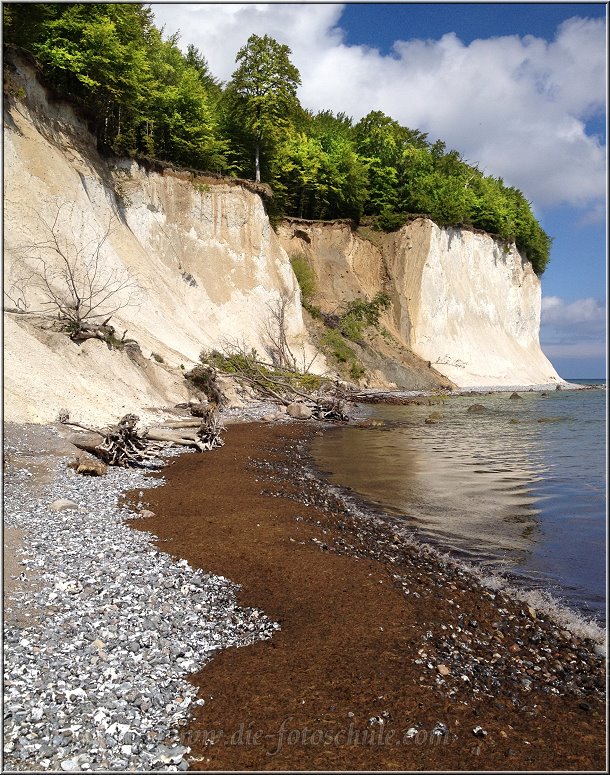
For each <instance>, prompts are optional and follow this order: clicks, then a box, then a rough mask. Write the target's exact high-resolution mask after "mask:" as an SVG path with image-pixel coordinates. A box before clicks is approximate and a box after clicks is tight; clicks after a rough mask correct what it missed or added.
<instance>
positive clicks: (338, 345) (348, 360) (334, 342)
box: [320, 328, 365, 380]
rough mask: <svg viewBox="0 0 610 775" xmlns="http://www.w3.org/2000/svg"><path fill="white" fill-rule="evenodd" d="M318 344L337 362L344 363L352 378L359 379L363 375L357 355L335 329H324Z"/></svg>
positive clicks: (363, 371) (362, 368)
mask: <svg viewBox="0 0 610 775" xmlns="http://www.w3.org/2000/svg"><path fill="white" fill-rule="evenodd" d="M320 344H321V345H322V349H323V351H324V352H325V353H326V355H329V356H331V357H333V358H334V359H335V360H336V361H337V362H338V363H340V364H345V365H346V366H347V367H348V370H349V374H350V376H351V377H352V379H354V380H359V379H360V378H361V377H362V376H364V374H365V370H364V367H363V366H362V364H361V363H360V360H359V359H358V356H357V355H356V353H355V352H354V350H353V349H352V348H351V347H350V346H349V344H348V343H347V342H346V341H345V339H344V337H343V336H342V335H341V334H340V332H339V331H338V330H337V329H335V328H332V329H329V330H328V331H326V332H325V333H324V336H323V337H322V339H321V341H320Z"/></svg>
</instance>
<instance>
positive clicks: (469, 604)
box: [135, 424, 605, 770]
mask: <svg viewBox="0 0 610 775" xmlns="http://www.w3.org/2000/svg"><path fill="white" fill-rule="evenodd" d="M316 433H320V430H319V429H318V428H316V427H315V426H314V427H311V426H303V425H297V424H290V425H285V426H270V425H262V424H244V425H234V426H231V427H230V428H229V430H228V433H227V444H226V446H225V447H224V448H223V449H222V450H219V451H218V452H217V453H216V454H214V455H210V456H194V455H189V456H184V457H181V458H178V459H177V460H175V461H173V462H172V464H171V466H170V468H169V469H168V470H166V471H165V472H164V476H165V478H166V480H167V483H166V485H165V486H164V487H163V488H160V489H155V490H151V491H149V492H148V494H147V503H148V507H149V508H150V509H151V510H152V511H153V512H155V514H156V516H155V517H154V518H151V519H148V520H145V521H142V522H138V523H136V525H135V526H136V527H141V528H142V529H146V530H151V531H152V532H154V533H155V534H156V535H158V536H159V538H160V539H161V540H162V541H163V543H162V544H161V545H162V546H163V547H164V550H165V551H169V552H171V553H172V554H174V555H175V556H177V557H178V556H179V557H186V558H187V559H188V560H189V562H190V563H192V564H193V565H194V566H200V567H204V568H208V569H210V570H211V571H212V572H214V573H218V574H221V575H226V576H228V577H229V578H231V579H232V580H234V581H235V582H236V583H238V584H240V586H241V589H240V591H239V593H238V599H239V602H240V604H242V605H245V606H257V607H260V608H262V609H263V610H265V611H266V612H267V614H268V615H269V616H270V617H271V618H273V619H274V620H275V621H277V622H279V624H280V625H281V631H280V632H278V633H276V634H275V635H274V636H273V638H272V639H271V640H270V641H266V642H262V643H258V644H255V645H254V646H251V647H248V648H245V649H229V650H226V651H224V652H222V653H221V654H219V655H218V656H217V657H216V658H215V659H214V660H212V661H211V662H210V663H209V664H208V665H207V666H206V667H205V668H204V669H203V670H202V671H201V672H200V673H198V674H195V675H194V676H193V677H192V680H193V681H194V682H195V684H196V685H197V686H198V687H199V690H200V694H201V697H202V698H203V699H205V705H204V706H202V707H201V708H199V709H198V710H197V713H196V716H195V718H194V720H193V721H192V722H191V724H190V725H189V728H188V731H187V732H186V733H185V734H184V736H183V737H184V739H185V741H186V742H188V744H189V745H191V747H192V749H193V751H192V755H193V756H195V758H196V760H197V761H196V762H194V763H193V765H192V766H193V767H194V768H196V767H197V766H200V767H201V768H202V769H214V770H234V769H235V770H241V769H334V770H336V769H339V770H341V769H373V770H375V769H407V770H408V769H429V770H435V769H441V770H453V769H511V770H512V769H517V770H518V769H531V770H534V769H536V770H538V769H544V770H553V769H597V768H603V762H604V760H605V749H604V745H605V744H604V729H605V722H604V718H605V715H604V713H605V712H604V700H603V696H602V693H601V692H602V689H603V686H604V677H603V659H602V658H601V657H599V656H596V655H595V654H591V653H589V651H588V648H590V647H591V645H592V644H588V645H587V644H585V643H584V641H583V640H581V639H579V638H577V637H573V636H571V635H569V634H568V633H565V632H564V633H563V634H562V633H561V631H560V630H559V628H558V627H555V626H554V625H553V624H552V623H551V622H549V621H548V620H547V619H546V618H545V617H544V616H543V615H541V614H539V613H537V612H535V611H533V610H532V609H531V608H530V609H529V610H527V608H525V606H523V604H519V603H518V602H517V601H513V600H510V599H509V598H508V597H505V596H504V595H503V594H502V593H496V592H494V591H491V590H486V589H484V588H482V587H481V586H479V585H478V584H477V583H476V582H475V580H474V579H473V578H471V577H470V576H469V575H468V574H466V573H464V572H462V571H460V570H459V569H457V568H452V567H451V566H447V565H445V566H443V565H441V564H439V561H438V558H437V557H435V556H434V555H432V554H427V553H426V551H425V550H424V551H421V549H420V548H419V547H408V546H403V545H402V544H401V541H400V539H399V538H397V537H395V536H393V535H392V534H391V533H389V532H388V529H387V528H386V527H384V526H383V525H376V524H374V523H367V521H366V520H363V519H362V517H360V516H358V515H356V514H354V513H350V510H349V509H348V510H347V511H346V509H345V504H344V503H342V502H341V501H340V500H337V499H336V498H335V497H334V496H332V495H330V494H329V492H328V490H325V488H324V486H321V484H320V482H319V480H318V479H317V478H316V477H315V476H314V475H313V474H312V472H311V470H310V469H309V467H308V460H307V453H306V448H307V442H308V440H309V439H310V438H311V437H312V436H313V435H314V434H316ZM524 609H525V610H524ZM585 656H586V659H585ZM581 660H582V661H581Z"/></svg>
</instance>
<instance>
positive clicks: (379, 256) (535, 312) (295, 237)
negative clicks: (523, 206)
mask: <svg viewBox="0 0 610 775" xmlns="http://www.w3.org/2000/svg"><path fill="white" fill-rule="evenodd" d="M279 236H280V240H281V242H282V245H283V246H284V247H285V249H286V250H287V252H288V253H289V255H299V254H301V255H304V256H306V257H307V259H308V261H309V262H310V264H311V266H312V268H313V269H314V271H315V274H316V278H317V287H318V291H317V295H316V298H315V300H314V301H315V302H316V303H317V304H319V305H320V307H321V309H322V310H323V311H325V312H329V311H331V310H333V309H335V308H336V307H337V304H338V303H341V302H345V301H349V300H350V299H353V298H356V297H361V298H362V297H367V298H369V299H370V298H372V297H373V296H374V295H375V293H377V292H378V291H380V290H383V291H385V292H386V293H388V295H389V296H390V298H391V300H392V305H391V307H390V308H389V310H388V311H387V313H385V315H384V316H383V319H382V322H383V324H384V326H385V327H386V328H387V329H388V331H389V332H390V333H391V334H392V335H393V336H394V337H395V339H396V340H397V341H398V342H399V343H400V344H402V345H403V346H405V347H406V348H408V349H409V350H410V351H411V352H412V353H413V354H415V355H416V356H419V358H421V359H422V360H423V361H427V362H429V363H430V365H431V366H432V368H433V369H435V370H436V371H437V372H440V373H441V374H443V375H445V376H446V377H448V378H449V379H450V380H452V381H453V382H454V383H455V384H456V385H458V386H459V387H473V386H476V387H483V386H490V387H492V386H498V387H499V386H507V385H548V384H554V383H560V382H563V380H561V379H560V377H559V376H558V375H557V372H556V371H555V369H554V368H553V366H552V364H551V363H550V361H549V360H548V359H547V358H546V356H545V355H544V353H543V352H542V350H541V348H540V341H539V331H540V303H541V286H540V280H539V278H538V277H537V276H536V274H535V272H534V271H533V269H532V267H531V265H530V263H529V262H528V261H526V260H525V259H524V258H523V256H522V255H521V254H520V253H519V251H518V250H517V249H516V248H515V246H514V245H511V246H506V245H502V244H501V243H499V242H498V241H496V240H494V239H493V238H492V237H490V236H489V235H488V234H484V233H482V232H473V231H469V230H466V229H446V228H445V229H444V228H439V227H438V226H436V225H435V224H434V223H433V222H432V221H430V220H429V219H426V218H418V219H416V220H414V221H412V222H410V223H408V224H407V225H405V226H403V227H402V228H401V229H400V230H398V231H396V232H393V233H391V234H382V233H379V232H372V231H370V230H367V229H359V230H358V231H357V232H356V231H354V230H353V229H352V227H351V226H350V224H348V223H337V224H322V223H315V222H306V221H299V220H296V219H294V220H292V221H286V223H284V224H283V225H282V227H281V229H280V230H279Z"/></svg>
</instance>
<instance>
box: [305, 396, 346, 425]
mask: <svg viewBox="0 0 610 775" xmlns="http://www.w3.org/2000/svg"><path fill="white" fill-rule="evenodd" d="M313 417H315V418H316V420H325V421H330V420H332V421H333V422H348V421H349V414H348V413H347V412H346V411H345V404H344V403H343V401H342V400H341V399H340V398H333V399H331V400H330V401H323V402H320V403H317V404H316V405H315V406H314V408H313Z"/></svg>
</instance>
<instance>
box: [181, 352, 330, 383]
mask: <svg viewBox="0 0 610 775" xmlns="http://www.w3.org/2000/svg"><path fill="white" fill-rule="evenodd" d="M199 359H200V360H201V362H202V364H203V365H202V366H196V367H195V369H193V372H195V371H197V375H201V374H202V373H207V371H209V370H210V367H212V368H213V369H217V370H218V371H221V372H225V373H226V374H235V375H245V376H247V377H251V378H256V379H257V380H258V381H259V382H260V383H261V384H262V385H264V386H266V387H268V388H270V389H271V390H274V391H275V392H277V393H281V392H282V389H281V384H282V383H283V384H285V385H288V386H291V387H293V388H296V389H299V390H305V391H307V392H313V391H316V390H319V389H320V388H321V387H322V384H323V383H324V382H327V381H328V380H325V379H324V378H323V377H320V376H319V375H317V374H303V373H302V372H299V371H293V370H292V369H286V368H279V367H276V366H271V365H268V364H265V363H262V362H261V361H260V360H259V358H258V353H257V352H256V350H254V349H253V350H251V351H250V352H249V353H247V352H244V351H242V350H235V351H234V352H229V353H221V352H218V350H211V351H209V352H208V351H206V350H203V351H202V353H201V355H200V356H199ZM193 372H191V374H192V373H193ZM186 376H187V378H189V375H188V374H187V375H186ZM198 379H200V380H201V376H198Z"/></svg>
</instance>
